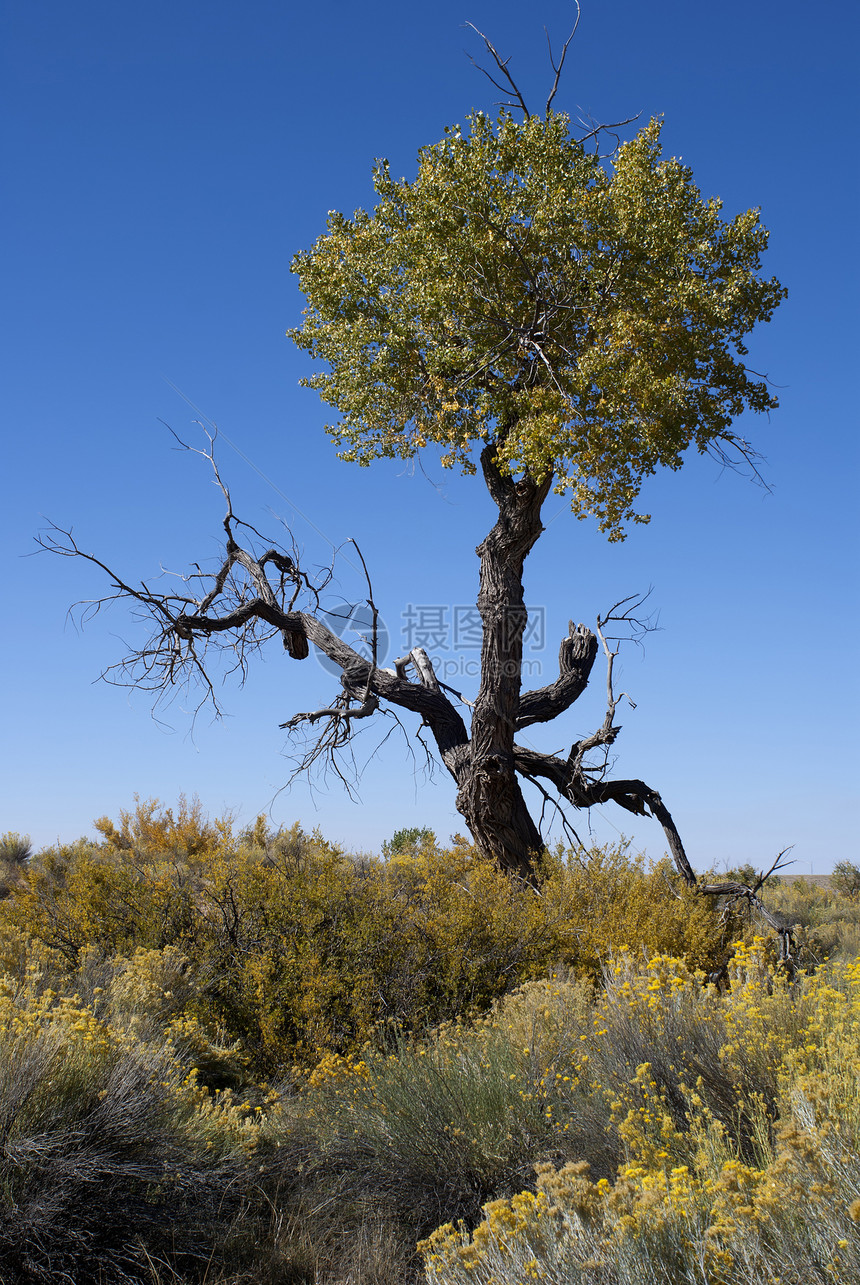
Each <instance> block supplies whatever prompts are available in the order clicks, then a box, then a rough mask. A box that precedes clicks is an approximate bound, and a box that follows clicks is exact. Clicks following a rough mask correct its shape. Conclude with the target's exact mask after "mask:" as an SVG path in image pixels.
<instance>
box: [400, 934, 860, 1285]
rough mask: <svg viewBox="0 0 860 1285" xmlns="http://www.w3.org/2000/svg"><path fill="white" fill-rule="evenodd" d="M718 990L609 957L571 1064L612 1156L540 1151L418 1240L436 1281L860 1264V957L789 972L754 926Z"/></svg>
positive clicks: (557, 1282)
mask: <svg viewBox="0 0 860 1285" xmlns="http://www.w3.org/2000/svg"><path fill="white" fill-rule="evenodd" d="M712 991H713V988H708V987H702V986H701V984H700V981H698V980H697V979H695V978H694V977H691V976H690V974H689V973H688V971H687V970H686V969H685V968H684V967H683V966H682V965H681V964H680V961H677V960H676V961H672V960H669V959H665V958H664V959H655V960H652V961H650V962H649V963H648V964H647V965H646V966H645V967H636V966H634V964H633V961H631V960H621V961H619V962H618V963H616V965H615V966H614V967H613V969H612V973H611V976H610V977H609V978H608V979H607V986H606V988H605V990H604V992H603V993H602V995H600V996H599V997H596V998H595V1006H594V1026H595V1027H596V1028H597V1029H595V1030H594V1033H593V1034H592V1035H591V1036H589V1037H588V1038H586V1039H585V1040H584V1041H583V1042H584V1044H585V1045H587V1046H588V1048H589V1051H588V1052H587V1053H585V1054H583V1055H581V1057H580V1059H579V1062H578V1067H579V1068H580V1069H586V1068H587V1070H586V1079H585V1081H584V1082H583V1081H580V1092H582V1091H583V1089H585V1091H586V1092H587V1093H589V1094H590V1096H591V1099H592V1101H597V1102H602V1104H603V1109H604V1111H605V1113H606V1116H607V1117H608V1121H609V1127H608V1130H607V1132H608V1136H610V1137H612V1138H613V1139H614V1141H615V1145H616V1147H617V1149H618V1152H619V1164H618V1166H617V1168H616V1169H615V1171H614V1173H613V1174H611V1175H607V1174H604V1175H602V1176H600V1175H599V1167H598V1172H595V1168H596V1167H595V1166H594V1164H593V1163H592V1162H591V1159H590V1156H588V1153H585V1154H584V1155H583V1156H582V1157H581V1158H580V1159H578V1160H576V1161H571V1160H568V1161H566V1162H563V1163H559V1161H558V1160H555V1161H552V1160H540V1161H538V1162H537V1163H536V1164H535V1181H534V1183H532V1184H530V1185H529V1188H527V1189H525V1190H523V1191H521V1192H519V1193H516V1194H515V1195H513V1196H503V1197H501V1198H496V1199H495V1200H492V1201H489V1202H487V1203H486V1204H485V1206H484V1211H483V1212H484V1217H483V1219H482V1221H481V1222H480V1223H478V1225H477V1226H474V1227H470V1226H469V1225H468V1224H466V1223H464V1222H461V1223H459V1224H457V1225H454V1223H453V1222H452V1221H448V1222H447V1223H445V1224H443V1225H442V1226H440V1227H439V1228H437V1229H436V1230H435V1231H434V1232H433V1233H432V1234H431V1235H430V1236H429V1237H428V1238H427V1239H425V1240H424V1241H423V1242H422V1243H421V1245H420V1251H421V1253H422V1256H423V1260H424V1266H425V1272H426V1277H427V1280H428V1281H429V1282H431V1283H432V1285H465V1283H466V1282H467V1281H468V1282H473V1283H474V1282H479V1283H481V1285H491V1283H492V1282H496V1283H497V1285H502V1283H505V1285H513V1282H526V1281H529V1280H535V1281H544V1282H551V1283H552V1285H569V1283H570V1282H575V1281H582V1282H589V1283H590V1285H592V1283H593V1285H598V1283H599V1285H638V1283H639V1282H641V1281H646V1280H647V1281H649V1282H650V1281H659V1282H666V1285H681V1283H683V1285H693V1283H694V1282H695V1283H700V1282H701V1283H702V1285H759V1283H761V1285H777V1283H778V1285H807V1283H808V1282H813V1281H821V1282H837V1281H838V1282H845V1283H846V1285H848V1283H850V1282H856V1281H857V1280H858V1279H860V1236H858V1223H860V1154H859V1153H860V1092H858V1090H860V1076H859V1075H858V1071H860V961H855V962H854V963H853V964H840V965H834V966H830V967H828V968H826V969H823V970H821V972H820V973H818V974H816V975H815V976H814V977H810V978H805V979H804V980H803V982H802V983H799V984H795V985H793V986H792V985H791V984H789V983H788V982H786V981H785V980H780V979H779V978H777V977H776V976H775V975H774V973H773V970H772V966H769V965H768V962H767V954H766V950H765V948H764V943H763V942H761V941H756V942H755V943H754V944H753V946H752V948H751V949H749V948H746V947H743V946H741V947H740V948H739V949H738V951H737V953H736V955H735V960H734V963H733V966H732V989H731V991H730V992H729V993H728V994H726V995H723V996H718V995H715V994H713V993H712ZM631 1014H632V1015H633V1018H634V1020H633V1022H632V1023H631V1022H630V1016H631ZM642 1019H644V1020H642ZM631 1028H635V1029H636V1030H638V1031H640V1037H639V1039H640V1043H639V1048H638V1049H637V1050H636V1051H635V1052H634V1050H633V1049H631V1048H630V1046H629V1035H630V1032H631ZM706 1050H707V1051H709V1053H713V1054H714V1056H708V1059H707V1062H706V1063H705V1064H703V1063H702V1062H701V1061H700V1059H701V1056H702V1053H703V1052H704V1051H706ZM631 1053H633V1056H634V1057H635V1056H636V1055H637V1054H650V1058H649V1059H648V1060H643V1061H642V1062H640V1063H639V1064H638V1065H634V1064H633V1061H632V1059H631V1058H630V1056H629V1055H630V1054H631ZM705 1067H706V1070H707V1073H706V1074H705V1073H703V1069H704V1068H705ZM574 1078H575V1077H571V1082H573V1080H574ZM586 1085H588V1086H590V1087H589V1088H585V1086H586ZM732 1100H734V1110H731V1104H732ZM565 1114H568V1113H565ZM562 1118H564V1117H562ZM568 1118H569V1119H575V1118H576V1116H575V1113H573V1112H570V1113H569V1114H568ZM587 1156H588V1158H586V1157H587Z"/></svg>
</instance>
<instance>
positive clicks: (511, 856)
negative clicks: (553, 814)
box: [457, 755, 543, 881]
mask: <svg viewBox="0 0 860 1285" xmlns="http://www.w3.org/2000/svg"><path fill="white" fill-rule="evenodd" d="M457 811H458V812H459V813H460V815H461V816H462V817H463V819H464V820H465V822H466V825H467V826H468V827H469V831H470V833H471V835H472V838H473V839H474V840H475V843H476V845H477V847H478V849H479V851H480V852H482V853H483V855H484V856H486V857H488V858H489V859H490V860H492V861H495V862H497V863H498V865H499V866H501V868H502V869H503V870H506V871H508V872H509V873H512V874H516V875H519V876H520V877H521V878H523V879H528V880H529V881H533V880H534V863H535V858H536V857H537V856H538V855H539V854H540V851H541V849H542V847H543V843H542V840H541V837H540V831H539V830H538V828H537V826H536V825H535V823H534V821H533V820H532V818H531V815H530V813H529V810H528V808H527V807H526V801H525V799H524V798H523V794H522V790H521V789H520V785H519V781H518V779H517V776H516V773H515V772H514V770H513V764H512V763H510V764H508V763H505V762H504V761H502V760H501V759H500V758H496V757H493V756H492V755H490V756H487V757H485V758H483V759H482V760H481V761H480V762H479V763H477V764H473V765H472V767H471V768H470V769H469V771H468V773H467V775H466V779H465V780H464V781H463V783H462V784H461V786H460V789H459V790H458V791H457Z"/></svg>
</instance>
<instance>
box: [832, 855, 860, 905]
mask: <svg viewBox="0 0 860 1285" xmlns="http://www.w3.org/2000/svg"><path fill="white" fill-rule="evenodd" d="M830 886H831V888H833V889H834V891H835V892H838V893H839V895H840V896H842V897H856V896H857V894H858V893H860V866H855V864H854V862H853V861H837V863H836V865H835V866H834V867H833V873H832V875H831V876H830Z"/></svg>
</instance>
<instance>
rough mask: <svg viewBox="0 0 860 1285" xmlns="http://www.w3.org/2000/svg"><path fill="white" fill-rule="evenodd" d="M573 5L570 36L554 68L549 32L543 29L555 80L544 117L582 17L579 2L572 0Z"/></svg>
mask: <svg viewBox="0 0 860 1285" xmlns="http://www.w3.org/2000/svg"><path fill="white" fill-rule="evenodd" d="M573 3H574V6H575V8H576V21H575V22H574V24H573V30H572V31H571V33H570V35H569V36H568V38H567V40H565V42H564V45H563V46H562V50H561V57H560V58H559V60H558V66H556V63H555V60H554V59H553V56H552V42H551V41H550V38H549V32H548V31H547V29H546V27H544V34H545V35H546V43H547V48H548V50H549V63H550V66H551V67H552V69H553V71H554V72H555V80H554V81H553V82H552V89H551V90H550V91H549V97H548V98H547V100H546V107H545V108H544V114H545V115H546V116H548V115H549V111H550V108H551V107H552V100H553V99H554V98H555V95H556V91H557V90H558V82H559V81H560V79H561V73H562V69H563V68H564V60H565V58H566V57H567V51H568V49H569V48H570V42H571V41H572V40H573V37H574V36H575V35H576V29H577V27H578V26H579V20H580V18H581V17H582V11H581V10H580V7H579V0H573Z"/></svg>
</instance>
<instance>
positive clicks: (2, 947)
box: [0, 800, 860, 1285]
mask: <svg viewBox="0 0 860 1285" xmlns="http://www.w3.org/2000/svg"><path fill="white" fill-rule="evenodd" d="M97 830H98V833H99V836H100V838H99V841H98V842H95V843H94V842H91V841H86V840H81V841H79V842H78V843H75V844H71V845H67V846H64V847H55V848H51V849H48V850H46V851H44V852H41V853H35V854H32V853H30V852H29V851H27V850H26V845H25V844H18V843H17V842H12V841H11V839H10V844H9V855H10V858H11V857H12V856H13V855H14V870H13V873H14V878H10V879H9V880H8V882H7V885H6V890H5V895H4V896H3V898H2V900H0V973H2V975H3V981H2V986H0V1131H2V1132H0V1138H2V1147H0V1204H1V1205H2V1213H3V1217H2V1219H0V1281H2V1282H3V1285H6V1282H9V1285H16V1283H17V1282H19V1281H21V1282H29V1281H33V1282H39V1283H41V1282H49V1281H51V1282H52V1281H60V1282H62V1281H66V1282H81V1283H82V1285H89V1282H90V1281H92V1282H96V1281H98V1282H100V1283H101V1285H111V1283H112V1282H117V1285H131V1283H132V1282H135V1283H139V1285H142V1283H143V1282H148V1283H149V1285H168V1282H169V1283H170V1285H202V1282H203V1281H205V1282H207V1285H245V1283H248V1285H250V1282H259V1283H260V1285H342V1283H345V1282H347V1281H350V1282H355V1285H395V1283H396V1285H405V1283H406V1282H409V1281H415V1282H418V1281H421V1280H426V1281H428V1282H431V1283H433V1285H461V1283H462V1282H465V1281H466V1280H467V1279H468V1280H471V1281H477V1282H479V1283H483V1285H490V1282H491V1281H495V1282H497V1285H521V1283H522V1282H526V1281H528V1280H531V1279H535V1280H544V1281H548V1282H559V1283H560V1282H572V1281H579V1280H582V1281H587V1282H600V1285H627V1283H628V1282H630V1285H632V1283H633V1282H634V1281H636V1282H638V1281H649V1282H650V1281H652V1280H653V1281H663V1282H666V1283H667V1285H674V1283H675V1282H678V1283H681V1282H683V1283H684V1285H687V1282H697V1283H701V1285H747V1283H749V1285H758V1283H759V1282H761V1285H765V1283H767V1285H776V1282H777V1281H779V1282H780V1285H801V1282H803V1283H804V1285H805V1283H806V1282H807V1281H819V1280H820V1281H828V1282H830V1281H835V1282H852V1281H856V1280H857V1279H860V1263H858V1247H857V1229H858V1225H860V1162H858V1159H857V1155H858V1151H860V1076H858V1070H860V962H855V961H853V960H851V959H850V958H848V956H847V953H846V948H845V943H844V941H842V940H841V939H840V938H839V936H838V933H839V932H841V931H842V928H841V924H842V922H843V920H844V922H845V923H846V924H849V925H850V923H852V922H854V921H853V920H851V919H850V915H851V913H852V907H853V906H854V905H855V904H856V902H855V901H853V900H852V896H853V894H852V895H850V896H847V897H845V896H843V897H841V898H840V896H839V894H838V893H836V892H835V891H833V890H831V891H830V892H828V893H827V894H826V896H827V898H829V900H828V901H827V905H828V906H830V908H831V910H834V909H835V910H838V911H839V914H840V915H841V918H840V919H835V920H832V921H830V922H836V923H837V925H838V927H837V938H836V948H835V949H834V950H833V952H832V957H831V959H830V960H829V961H828V962H823V961H822V962H816V960H817V959H820V956H816V957H813V955H812V953H811V952H810V953H809V954H808V959H809V971H808V973H803V972H800V973H798V974H797V975H796V976H795V978H794V979H793V980H790V979H788V978H787V977H784V976H782V975H781V974H780V972H779V971H778V968H777V966H776V959H775V956H774V953H773V951H772V950H771V948H770V946H769V945H768V944H767V942H765V941H763V940H762V939H760V938H759V939H756V938H755V936H754V928H753V926H752V925H750V924H749V923H747V921H746V920H744V919H742V918H738V917H736V916H733V915H732V913H731V908H729V909H728V910H725V908H720V907H719V906H716V907H715V906H714V905H713V904H712V903H710V902H706V901H704V900H697V899H696V898H695V897H692V896H691V895H690V894H689V893H687V892H686V890H685V889H683V888H679V887H678V886H677V884H676V882H675V881H674V879H673V877H672V875H671V871H670V870H669V868H668V867H667V866H666V865H663V864H661V863H658V864H656V865H654V866H649V865H647V863H645V862H644V861H642V860H640V859H637V858H636V857H634V856H633V855H632V854H631V853H630V852H629V851H628V850H627V849H626V848H625V847H624V846H623V845H618V846H616V847H614V848H611V849H605V850H595V851H593V852H592V853H590V854H587V855H583V854H579V856H576V855H575V854H571V853H565V852H562V851H558V852H555V853H551V854H548V855H547V856H546V858H545V865H544V870H543V875H544V881H543V884H542V887H541V894H540V895H537V894H536V893H535V891H534V890H533V889H531V888H530V887H527V886H524V885H520V884H518V883H516V882H512V881H511V880H509V879H508V878H506V877H503V876H501V875H499V873H498V872H497V871H496V870H495V869H494V868H493V867H492V866H490V865H489V864H488V863H486V862H484V861H482V860H481V859H480V858H478V857H477V855H476V854H475V852H474V850H473V849H472V848H471V847H470V846H469V845H467V844H465V843H463V842H461V841H459V840H455V841H452V843H451V844H450V845H449V846H447V847H442V846H441V845H439V844H438V843H437V841H436V839H435V836H433V835H432V833H431V832H429V831H427V830H426V829H424V828H422V827H415V828H414V829H413V830H408V831H401V832H398V834H397V835H395V836H394V839H393V840H392V841H391V843H390V844H389V845H387V849H386V851H387V855H386V856H385V857H384V858H383V857H376V856H374V855H372V854H370V855H368V854H364V855H356V854H351V853H349V852H345V851H343V850H341V849H340V848H338V847H337V846H336V845H332V844H329V843H327V842H326V841H325V840H324V839H323V838H322V837H321V836H320V835H318V834H313V835H307V834H305V833H303V832H302V831H301V829H299V828H298V827H292V828H290V829H281V830H277V831H273V830H272V829H270V828H269V827H267V825H266V824H265V823H264V821H262V820H259V821H258V822H257V823H256V824H255V825H254V826H253V827H251V828H249V829H248V830H245V831H241V832H238V833H236V832H235V831H234V828H233V827H232V825H231V824H230V822H229V819H221V820H219V821H217V822H211V823H210V822H209V821H208V819H207V818H205V817H204V816H203V815H202V813H201V811H200V809H199V807H197V806H196V805H195V804H193V803H187V802H185V801H182V800H181V801H180V803H179V805H178V807H177V808H175V809H161V808H159V806H158V805H157V804H155V803H152V802H149V803H145V804H144V803H138V804H137V805H136V807H135V808H134V809H132V810H130V811H129V812H128V813H123V814H121V816H120V818H119V820H118V821H117V822H116V823H113V822H110V821H108V820H106V819H102V820H100V821H99V822H98V825H97ZM12 838H16V837H15V836H13V837H12ZM13 849H14V854H13V851H12V850H13ZM19 849H21V850H20V851H19ZM768 895H769V897H770V899H771V901H772V902H774V900H777V901H778V900H779V899H780V898H782V901H781V902H780V908H781V911H782V913H783V914H784V915H785V916H786V918H787V919H789V920H791V922H797V923H800V922H801V917H802V915H803V914H812V913H813V912H815V913H818V907H819V904H820V898H821V897H822V894H821V893H820V891H819V890H816V889H810V888H809V887H808V885H805V884H804V885H803V887H802V888H801V886H800V885H799V884H797V885H785V884H782V885H777V886H774V887H771V888H768ZM821 904H823V903H821ZM813 926H815V925H813ZM726 962H727V967H728V977H727V979H726V981H725V982H724V983H721V985H720V987H719V988H718V987H717V986H715V985H712V984H710V983H709V982H708V981H707V977H708V975H709V974H711V973H712V971H713V968H714V965H719V964H723V963H726ZM419 1243H420V1245H421V1248H420V1251H419V1249H418V1245H419Z"/></svg>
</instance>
